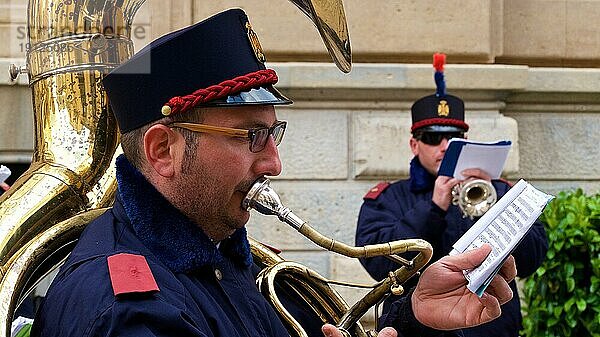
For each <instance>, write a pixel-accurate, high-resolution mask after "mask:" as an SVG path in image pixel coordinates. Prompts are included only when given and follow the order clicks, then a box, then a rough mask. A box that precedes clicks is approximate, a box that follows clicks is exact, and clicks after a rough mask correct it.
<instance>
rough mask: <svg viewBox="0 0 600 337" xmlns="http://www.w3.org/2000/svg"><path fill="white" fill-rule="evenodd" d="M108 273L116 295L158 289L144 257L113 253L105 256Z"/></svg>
mask: <svg viewBox="0 0 600 337" xmlns="http://www.w3.org/2000/svg"><path fill="white" fill-rule="evenodd" d="M107 260H108V273H109V275H110V281H111V283H112V287H113V292H114V293H115V296H116V295H120V294H128V293H146V292H151V291H159V289H158V285H157V284H156V281H155V280H154V275H152V271H151V270H150V266H149V265H148V262H147V261H146V258H145V257H144V256H142V255H135V254H126V253H121V254H115V255H111V256H109V257H108V258H107Z"/></svg>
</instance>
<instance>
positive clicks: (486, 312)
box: [32, 9, 516, 337]
mask: <svg viewBox="0 0 600 337" xmlns="http://www.w3.org/2000/svg"><path fill="white" fill-rule="evenodd" d="M256 41H257V37H256V35H255V33H254V30H253V29H252V26H251V25H250V22H249V21H248V18H247V16H246V14H245V13H244V12H243V11H242V10H241V9H231V10H227V11H224V12H222V13H219V14H217V15H214V16H212V17H210V18H208V19H206V20H204V21H202V22H200V23H197V24H195V25H192V26H190V27H186V28H184V29H181V30H179V31H176V32H173V33H170V34H167V35H165V36H163V37H161V38H159V39H157V40H155V41H153V42H152V43H151V44H150V45H149V46H147V47H146V48H144V49H143V50H141V51H140V52H139V53H137V54H136V55H134V56H133V57H132V58H131V59H130V60H128V61H127V62H125V63H123V64H122V65H121V66H119V67H118V68H116V69H115V70H114V71H113V72H111V73H110V74H109V75H107V76H106V78H105V79H104V86H105V88H106V90H107V95H108V98H109V101H110V104H111V106H112V108H113V111H114V113H115V115H116V118H117V120H118V123H119V127H120V132H121V133H122V146H123V151H124V155H123V156H120V157H119V158H118V159H117V161H116V172H117V180H118V184H119V189H118V192H117V196H116V200H115V202H114V206H113V207H112V208H111V209H110V210H108V211H106V212H105V213H104V214H103V215H101V216H100V217H99V218H97V219H96V220H94V221H92V222H91V223H90V224H89V225H88V226H87V227H86V229H85V231H84V232H83V234H82V235H81V237H80V238H79V241H78V243H77V246H76V247H75V248H74V249H73V251H72V253H71V255H70V256H69V258H68V259H67V260H66V262H65V263H64V265H63V266H62V267H61V269H60V271H59V273H58V275H57V276H56V278H55V279H54V281H53V283H52V285H51V286H50V288H49V290H48V293H47V297H46V298H45V301H44V303H43V304H42V306H41V308H40V310H39V311H38V314H37V315H36V319H35V323H34V326H33V329H32V336H227V337H233V336H247V337H256V336H273V337H275V336H287V335H288V331H287V330H286V328H285V327H284V325H283V324H282V322H281V321H280V319H279V318H278V316H277V314H276V312H275V311H274V309H273V308H272V307H270V306H269V304H268V302H267V301H266V300H265V298H264V297H263V296H262V294H261V293H260V292H259V291H258V289H257V287H256V284H255V275H254V273H253V270H254V269H253V268H252V265H253V259H252V256H251V253H250V245H249V242H248V238H247V234H246V228H245V225H246V223H247V221H248V219H249V216H250V215H249V213H248V211H247V210H246V209H244V208H242V200H243V199H244V197H245V195H246V194H247V193H248V191H249V189H250V188H251V186H252V185H253V184H254V182H255V181H257V180H258V179H260V178H262V177H264V176H276V175H279V174H280V173H281V161H280V159H279V153H278V148H277V146H278V145H279V143H280V142H281V141H282V139H283V135H284V133H285V130H286V126H287V123H286V122H284V121H280V120H278V119H277V116H276V112H275V108H274V105H280V104H290V103H291V101H290V100H289V99H287V98H286V97H284V96H283V95H282V94H280V93H279V92H278V91H277V90H276V89H275V88H274V87H273V85H274V84H275V83H276V82H277V80H278V78H277V75H276V74H275V71H274V70H272V69H267V68H266V66H265V64H264V61H265V60H264V54H263V53H262V50H260V49H259V48H260V47H259V45H258V44H257V43H256ZM489 252H490V247H489V246H486V247H482V248H481V249H476V250H473V251H470V252H468V253H465V254H460V255H457V256H452V257H447V258H445V259H444V262H443V263H434V264H433V265H431V266H430V267H429V268H428V269H427V270H426V271H425V272H424V273H423V276H422V278H421V282H420V283H419V285H418V286H417V287H416V288H415V289H414V290H412V291H410V293H411V296H410V297H406V298H403V299H400V300H399V301H398V302H397V303H396V310H395V311H394V314H395V318H394V319H392V320H390V321H389V325H392V326H393V327H395V328H397V329H398V330H399V333H405V332H407V333H408V335H421V336H423V335H425V334H428V335H431V334H437V331H435V330H434V329H442V330H446V329H455V328H460V327H464V326H472V325H477V324H481V323H482V322H487V321H489V320H492V319H494V318H495V317H497V316H498V315H500V304H502V303H505V302H507V301H508V300H509V299H510V298H511V296H512V292H511V290H510V288H509V287H508V283H507V282H510V281H511V280H512V279H513V278H514V275H515V274H516V270H515V265H514V261H513V259H512V258H511V259H508V261H507V262H506V263H505V264H504V266H503V268H502V270H501V271H500V273H499V274H498V275H497V276H496V277H495V278H494V280H493V282H492V284H491V285H490V287H489V292H488V293H486V294H485V295H484V296H483V297H482V298H478V297H477V296H476V295H474V294H472V293H470V292H468V291H467V290H466V287H465V286H466V281H465V279H464V277H463V270H465V269H471V268H474V267H475V266H476V265H478V264H480V263H481V262H482V261H483V260H484V259H485V257H486V256H487V254H488V253H489ZM313 324H315V323H314V322H313ZM316 324H318V327H319V328H320V326H321V325H322V323H321V322H317V323H316ZM432 328H433V329H432ZM323 333H325V335H327V336H340V334H341V331H340V330H339V329H337V328H335V327H334V326H332V325H325V326H324V327H323ZM317 334H318V335H320V334H321V332H320V331H317ZM317 334H311V336H317ZM395 335H396V331H394V330H393V329H384V330H382V331H381V332H380V334H379V336H380V337H384V336H385V337H393V336H395Z"/></svg>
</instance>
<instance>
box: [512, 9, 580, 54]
mask: <svg viewBox="0 0 600 337" xmlns="http://www.w3.org/2000/svg"><path fill="white" fill-rule="evenodd" d="M566 2H567V1H565V0H528V1H523V0H506V1H504V53H503V55H502V56H503V57H508V58H527V57H533V58H548V57H558V58H562V57H564V56H565V54H566V52H567V36H566V34H567V31H566V29H565V27H566V11H565V6H566V5H565V3H566ZM571 2H577V1H571ZM582 24H584V23H582Z"/></svg>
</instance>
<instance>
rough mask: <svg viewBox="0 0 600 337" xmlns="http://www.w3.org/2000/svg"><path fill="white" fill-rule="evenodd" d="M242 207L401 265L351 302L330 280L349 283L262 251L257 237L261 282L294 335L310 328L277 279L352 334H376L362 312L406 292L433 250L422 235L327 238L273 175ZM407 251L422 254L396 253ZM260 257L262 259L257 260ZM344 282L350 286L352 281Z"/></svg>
mask: <svg viewBox="0 0 600 337" xmlns="http://www.w3.org/2000/svg"><path fill="white" fill-rule="evenodd" d="M242 208H244V209H246V210H250V209H254V210H256V211H258V212H259V213H261V214H264V215H275V216H277V217H278V218H279V220H281V221H282V222H284V223H286V224H288V225H290V226H291V227H293V228H294V229H296V230H297V231H298V232H299V233H301V234H302V235H304V236H305V237H306V238H308V239H309V240H311V241H312V242H314V243H315V244H317V245H318V246H320V247H322V248H325V249H326V250H328V251H332V252H335V253H338V254H341V255H344V256H346V257H351V258H368V257H375V256H385V257H387V258H389V259H391V260H393V261H395V262H397V263H399V264H401V265H402V267H400V268H399V269H397V270H396V271H393V272H390V273H389V276H388V277H387V278H385V279H384V280H381V281H379V282H377V283H376V284H374V285H372V286H370V288H372V289H371V290H370V291H369V292H368V293H367V294H366V295H365V296H364V297H363V298H362V299H360V300H359V301H358V302H357V303H355V304H354V305H352V306H348V305H347V304H346V302H345V301H344V300H343V299H342V298H341V296H340V295H339V294H338V293H337V292H336V291H335V290H334V289H333V288H331V287H330V286H329V284H345V283H342V282H338V281H331V280H327V279H325V278H324V277H322V276H320V275H319V274H318V273H316V272H315V271H313V270H310V269H308V268H307V267H305V266H302V265H299V264H296V263H292V262H289V261H285V260H283V259H281V258H280V257H278V256H273V254H272V253H271V254H269V253H268V250H265V249H262V250H260V251H259V249H258V248H257V247H256V245H257V243H256V242H253V243H252V244H251V245H252V252H253V255H254V257H255V262H258V264H259V265H262V266H264V269H263V270H262V271H261V272H260V273H259V276H258V278H257V285H258V287H259V289H260V291H261V292H262V293H263V295H264V296H265V298H267V300H268V301H270V302H271V305H272V306H273V307H274V308H275V310H276V311H277V312H278V314H279V316H280V317H281V318H282V320H283V321H284V323H286V324H287V327H288V330H289V331H290V333H292V334H293V335H295V336H302V337H304V336H307V334H306V332H305V330H304V328H303V327H302V326H301V324H300V323H299V322H298V321H297V320H296V319H294V317H292V315H291V314H290V313H289V311H288V310H287V309H286V308H285V307H284V305H283V304H282V303H281V301H280V300H279V298H278V296H277V294H276V291H275V289H276V287H275V282H276V280H280V281H283V284H282V285H283V286H285V287H288V288H291V289H292V291H293V292H295V293H296V294H297V295H299V297H300V298H302V299H303V300H304V301H305V303H306V307H307V309H308V310H309V311H312V312H313V313H314V314H316V315H317V316H318V317H320V318H321V320H322V323H332V324H334V325H336V326H337V327H338V328H339V329H340V330H341V331H342V333H343V334H345V335H346V336H348V337H349V336H369V337H371V336H373V337H374V336H376V334H375V332H374V331H365V330H364V329H363V328H362V326H361V325H360V323H359V322H358V320H359V319H360V318H361V317H362V316H364V314H365V313H366V312H367V310H369V309H370V308H371V307H373V306H376V305H378V304H379V303H380V302H381V301H383V300H384V299H385V298H386V297H387V296H389V295H390V294H394V295H401V294H402V293H403V292H404V289H403V287H402V284H403V283H404V282H406V281H407V280H408V279H410V278H411V277H413V276H414V275H416V274H418V272H419V271H420V270H421V268H423V267H424V266H425V265H426V264H427V263H428V262H429V260H430V259H431V256H432V254H433V249H432V247H431V245H430V244H429V243H428V242H427V241H424V240H421V239H409V240H397V241H392V242H386V243H380V244H375V245H367V246H363V247H352V246H348V245H346V244H344V243H341V242H338V241H336V240H334V239H331V238H328V237H326V236H324V235H322V234H321V233H319V232H318V231H316V230H315V229H313V228H312V227H311V226H310V225H309V224H308V223H307V222H306V221H304V220H302V219H301V218H300V217H298V216H297V215H296V214H294V212H292V211H291V210H290V209H289V208H288V207H285V206H284V205H283V204H282V203H281V200H280V198H279V196H278V195H277V193H276V192H275V191H274V190H273V189H272V188H271V186H270V180H269V179H267V178H260V179H259V180H257V181H256V182H255V183H254V185H253V186H252V187H251V188H250V190H249V192H248V193H247V195H246V197H245V198H244V200H243V201H242ZM406 252H417V253H418V254H417V255H416V256H415V257H414V258H413V259H412V260H406V259H404V258H402V257H400V256H398V255H397V254H402V253H406ZM261 256H262V258H261ZM257 257H258V258H259V261H257ZM345 285H349V286H352V285H351V284H345Z"/></svg>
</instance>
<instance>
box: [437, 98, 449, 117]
mask: <svg viewBox="0 0 600 337" xmlns="http://www.w3.org/2000/svg"><path fill="white" fill-rule="evenodd" d="M449 114H450V106H449V105H448V102H447V101H446V100H441V101H440V103H439V104H438V116H443V117H446V116H448V115H449Z"/></svg>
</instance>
